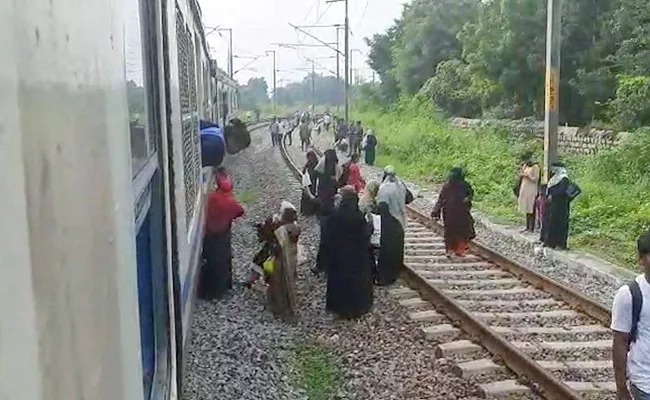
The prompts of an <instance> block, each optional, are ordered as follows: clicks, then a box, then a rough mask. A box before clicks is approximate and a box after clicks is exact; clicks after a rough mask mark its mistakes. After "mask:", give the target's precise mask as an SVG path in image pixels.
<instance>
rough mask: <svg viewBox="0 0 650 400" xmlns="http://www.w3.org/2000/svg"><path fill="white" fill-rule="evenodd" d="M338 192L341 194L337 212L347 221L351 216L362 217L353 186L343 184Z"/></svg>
mask: <svg viewBox="0 0 650 400" xmlns="http://www.w3.org/2000/svg"><path fill="white" fill-rule="evenodd" d="M339 192H340V195H341V201H340V203H339V206H338V212H337V213H338V214H339V215H341V216H343V217H344V218H345V219H347V220H348V221H350V220H352V219H353V218H363V214H362V213H361V211H360V210H359V197H358V196H357V193H356V192H355V191H354V186H351V185H347V186H344V187H342V188H341V189H340V191H339Z"/></svg>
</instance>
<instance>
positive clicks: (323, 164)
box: [316, 149, 339, 176]
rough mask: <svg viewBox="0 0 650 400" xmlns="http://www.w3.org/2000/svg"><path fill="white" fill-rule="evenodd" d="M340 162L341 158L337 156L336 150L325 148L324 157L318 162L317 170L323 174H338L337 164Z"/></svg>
mask: <svg viewBox="0 0 650 400" xmlns="http://www.w3.org/2000/svg"><path fill="white" fill-rule="evenodd" d="M338 162H339V159H338V157H337V156H336V150H334V149H329V150H325V154H324V155H323V158H322V159H321V160H320V161H319V162H318V165H316V172H318V173H319V174H321V175H325V174H326V173H327V174H329V175H332V176H334V175H335V174H336V165H337V164H338Z"/></svg>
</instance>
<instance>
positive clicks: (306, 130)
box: [298, 121, 311, 151]
mask: <svg viewBox="0 0 650 400" xmlns="http://www.w3.org/2000/svg"><path fill="white" fill-rule="evenodd" d="M298 130H299V134H300V150H302V151H307V149H308V148H309V143H310V142H311V127H310V126H309V122H307V121H302V122H301V123H300V128H298Z"/></svg>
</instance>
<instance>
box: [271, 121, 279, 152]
mask: <svg viewBox="0 0 650 400" xmlns="http://www.w3.org/2000/svg"><path fill="white" fill-rule="evenodd" d="M269 131H271V144H272V145H273V146H275V145H276V144H277V145H279V144H280V141H279V140H278V138H279V137H280V124H278V118H277V117H273V121H272V122H271V126H269Z"/></svg>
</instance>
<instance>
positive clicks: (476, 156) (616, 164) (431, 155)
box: [353, 99, 650, 268]
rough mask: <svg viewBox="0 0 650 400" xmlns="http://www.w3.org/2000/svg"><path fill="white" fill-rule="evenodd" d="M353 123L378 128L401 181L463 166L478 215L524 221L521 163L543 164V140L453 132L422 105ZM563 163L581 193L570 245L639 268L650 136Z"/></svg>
mask: <svg viewBox="0 0 650 400" xmlns="http://www.w3.org/2000/svg"><path fill="white" fill-rule="evenodd" d="M353 117H354V119H359V120H362V121H363V122H364V125H366V126H368V127H371V128H373V129H374V130H375V133H376V134H377V136H378V139H379V147H378V164H379V165H386V164H393V165H394V166H395V167H396V168H397V170H398V171H399V173H400V174H401V175H403V176H406V177H408V178H409V179H412V180H414V181H416V182H419V183H425V184H426V183H440V182H442V181H443V180H444V178H445V176H446V174H447V171H448V170H449V169H450V168H451V167H452V166H461V167H463V168H465V170H466V171H467V177H468V180H469V181H470V182H471V183H472V185H473V186H474V190H475V194H476V200H475V205H476V208H477V209H478V210H480V211H481V212H483V213H485V214H487V215H488V216H490V217H491V219H493V220H494V221H495V222H499V223H506V224H521V223H522V221H523V216H522V215H519V214H518V213H517V211H516V198H515V197H514V195H513V192H512V187H513V184H514V183H515V176H516V170H517V165H518V157H519V155H521V154H522V153H523V152H524V151H525V150H533V151H534V152H535V154H536V158H537V159H538V160H541V159H542V150H543V148H542V143H541V141H536V140H518V141H513V139H511V138H510V137H509V135H508V134H507V132H505V131H502V130H498V129H491V128H478V129H456V128H453V127H451V126H450V125H449V122H448V120H447V119H446V118H444V117H442V116H441V115H440V114H438V113H437V112H436V110H434V109H433V107H432V106H431V105H430V103H429V102H426V101H422V100H418V99H410V100H403V101H401V102H400V103H398V104H396V105H394V106H393V107H391V108H390V109H388V110H381V109H379V108H377V107H372V106H370V107H368V106H366V107H365V109H361V110H354V111H353ZM562 161H564V162H565V163H566V164H567V165H568V169H569V175H570V177H572V179H573V180H574V181H575V182H577V183H578V184H579V185H580V187H581V188H582V190H583V193H582V195H581V196H580V197H578V198H577V199H576V200H575V202H574V203H572V210H571V236H570V240H569V246H570V247H573V248H578V249H583V250H586V251H588V252H590V253H593V254H595V255H598V256H600V257H602V258H604V259H606V260H608V261H611V262H613V263H615V264H618V265H621V266H627V267H630V268H632V267H634V265H635V264H636V253H635V247H636V246H635V245H636V237H637V236H638V235H639V234H640V233H641V232H642V231H643V230H644V229H647V228H648V224H649V223H650V170H649V168H650V130H646V131H640V132H637V133H635V134H634V135H632V136H631V137H630V138H629V140H628V141H626V142H625V143H624V144H622V145H621V146H619V147H617V148H615V149H613V150H608V151H603V152H601V153H599V154H598V155H596V156H563V157H562Z"/></svg>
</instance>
